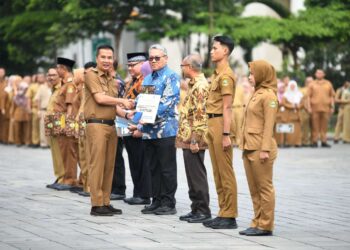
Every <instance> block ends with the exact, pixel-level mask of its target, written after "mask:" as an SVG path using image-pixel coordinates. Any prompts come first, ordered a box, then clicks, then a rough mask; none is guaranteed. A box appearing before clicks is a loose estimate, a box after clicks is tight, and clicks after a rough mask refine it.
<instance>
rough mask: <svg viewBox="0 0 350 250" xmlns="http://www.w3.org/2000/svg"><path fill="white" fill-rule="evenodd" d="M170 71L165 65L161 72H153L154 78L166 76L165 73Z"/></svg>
mask: <svg viewBox="0 0 350 250" xmlns="http://www.w3.org/2000/svg"><path fill="white" fill-rule="evenodd" d="M167 69H168V65H165V66H164V67H163V68H161V69H160V70H157V71H153V72H152V78H156V77H159V76H162V75H164V73H165V72H166V71H167Z"/></svg>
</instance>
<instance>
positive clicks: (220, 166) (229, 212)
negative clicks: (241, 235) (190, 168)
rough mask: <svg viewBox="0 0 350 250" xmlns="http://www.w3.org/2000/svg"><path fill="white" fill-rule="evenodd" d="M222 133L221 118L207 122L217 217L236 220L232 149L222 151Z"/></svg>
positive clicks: (235, 187)
mask: <svg viewBox="0 0 350 250" xmlns="http://www.w3.org/2000/svg"><path fill="white" fill-rule="evenodd" d="M222 131H223V117H215V118H211V119H209V120H208V147H209V153H210V158H211V164H212V166H213V174H214V180H215V186H216V192H217V194H218V200H219V208H220V211H219V214H218V216H219V217H225V218H236V217H237V216H238V209H237V182H236V177H235V173H234V171H233V167H232V158H233V148H231V149H230V150H227V151H224V150H223V147H222ZM232 139H233V138H231V141H232Z"/></svg>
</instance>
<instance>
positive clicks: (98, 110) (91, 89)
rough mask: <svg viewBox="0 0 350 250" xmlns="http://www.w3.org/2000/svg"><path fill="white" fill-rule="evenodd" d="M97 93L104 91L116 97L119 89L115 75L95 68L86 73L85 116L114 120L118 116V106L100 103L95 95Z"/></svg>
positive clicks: (87, 117) (86, 117)
mask: <svg viewBox="0 0 350 250" xmlns="http://www.w3.org/2000/svg"><path fill="white" fill-rule="evenodd" d="M96 93H104V94H105V95H108V96H111V97H116V96H117V94H118V90H117V85H116V83H115V82H114V79H113V77H111V76H109V75H106V74H105V73H104V72H103V71H101V70H99V69H96V68H95V69H92V70H90V71H89V72H87V73H86V74H85V98H86V99H85V105H84V117H85V119H91V118H97V119H106V120H107V119H108V120H114V119H115V117H116V107H114V106H109V105H101V104H98V103H97V102H96V101H95V99H94V96H93V95H94V94H96Z"/></svg>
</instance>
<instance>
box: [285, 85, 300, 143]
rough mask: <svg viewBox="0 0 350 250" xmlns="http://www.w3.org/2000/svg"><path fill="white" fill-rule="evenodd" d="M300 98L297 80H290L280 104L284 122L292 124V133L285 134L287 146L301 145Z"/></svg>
mask: <svg viewBox="0 0 350 250" xmlns="http://www.w3.org/2000/svg"><path fill="white" fill-rule="evenodd" d="M302 98H303V94H302V93H301V92H300V91H299V89H298V85H297V82H296V81H294V80H292V81H290V82H289V83H288V86H287V91H286V92H285V93H284V95H283V98H282V105H283V107H284V108H285V119H286V120H285V122H286V123H289V124H293V127H294V131H293V133H287V134H286V145H287V146H295V147H300V146H301V119H300V108H301V106H302V105H301V99H302Z"/></svg>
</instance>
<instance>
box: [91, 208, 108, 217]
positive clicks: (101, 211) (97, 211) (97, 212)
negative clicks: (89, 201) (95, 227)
mask: <svg viewBox="0 0 350 250" xmlns="http://www.w3.org/2000/svg"><path fill="white" fill-rule="evenodd" d="M90 215H93V216H113V213H112V212H111V211H110V210H109V209H108V208H107V207H106V206H96V207H92V208H91V212H90Z"/></svg>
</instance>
